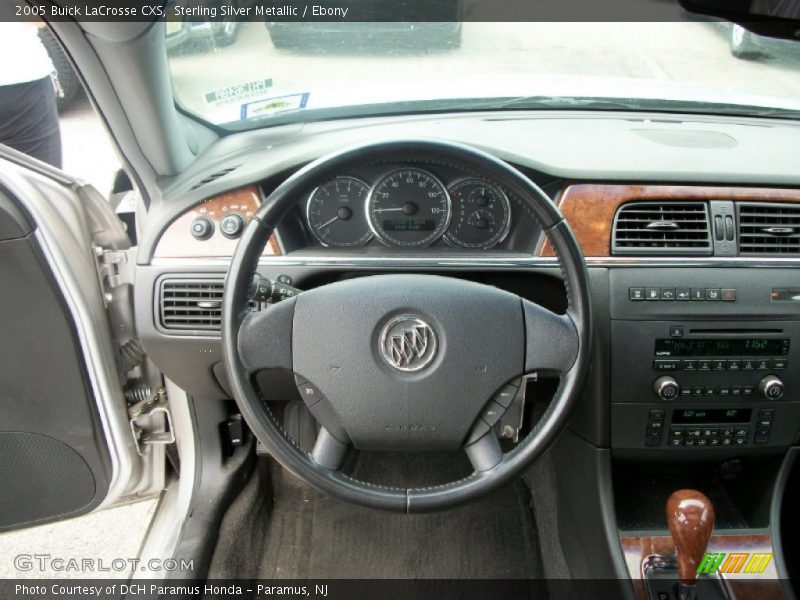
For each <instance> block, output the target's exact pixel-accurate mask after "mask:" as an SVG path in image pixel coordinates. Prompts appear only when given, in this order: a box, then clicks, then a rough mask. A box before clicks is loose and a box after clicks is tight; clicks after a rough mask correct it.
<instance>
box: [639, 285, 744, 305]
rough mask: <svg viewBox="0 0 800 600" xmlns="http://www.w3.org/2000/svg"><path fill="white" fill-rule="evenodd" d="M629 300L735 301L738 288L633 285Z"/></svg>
mask: <svg viewBox="0 0 800 600" xmlns="http://www.w3.org/2000/svg"><path fill="white" fill-rule="evenodd" d="M628 299H629V300H634V301H638V300H651V301H652V300H663V301H672V300H685V301H688V300H695V301H699V300H702V301H710V302H717V301H722V302H735V301H736V290H735V289H732V288H662V287H632V288H628Z"/></svg>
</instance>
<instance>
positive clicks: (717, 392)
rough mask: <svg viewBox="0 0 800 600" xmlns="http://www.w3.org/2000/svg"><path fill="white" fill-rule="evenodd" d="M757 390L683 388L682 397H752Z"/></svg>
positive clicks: (746, 386) (749, 387)
mask: <svg viewBox="0 0 800 600" xmlns="http://www.w3.org/2000/svg"><path fill="white" fill-rule="evenodd" d="M755 392H756V388H755V387H754V386H752V385H745V386H742V387H738V386H737V387H721V388H715V387H683V388H681V396H683V397H686V396H752V395H753V394H755Z"/></svg>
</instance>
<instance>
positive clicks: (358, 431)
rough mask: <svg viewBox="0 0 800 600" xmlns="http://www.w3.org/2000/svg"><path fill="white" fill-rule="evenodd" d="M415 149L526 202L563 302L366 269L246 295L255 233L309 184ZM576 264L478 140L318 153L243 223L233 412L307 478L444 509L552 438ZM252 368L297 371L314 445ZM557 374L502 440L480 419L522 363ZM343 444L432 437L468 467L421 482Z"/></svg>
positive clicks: (567, 384)
mask: <svg viewBox="0 0 800 600" xmlns="http://www.w3.org/2000/svg"><path fill="white" fill-rule="evenodd" d="M386 155H391V156H398V155H402V156H406V157H418V156H424V157H426V160H428V161H429V162H431V163H435V164H441V165H445V164H446V165H451V166H457V167H458V168H461V169H467V170H469V169H471V170H473V171H475V172H479V173H481V174H483V175H484V176H485V177H487V178H489V179H490V180H491V181H492V182H493V183H495V184H496V185H498V186H500V187H501V188H502V189H504V190H506V191H507V192H510V193H511V194H513V195H514V196H515V197H517V198H518V199H520V200H521V201H522V202H524V203H525V204H526V205H527V207H528V208H529V209H530V210H531V211H532V213H533V215H534V216H535V217H536V218H537V220H538V221H539V223H540V225H541V226H542V227H543V229H544V231H545V232H546V233H547V235H548V236H549V239H550V241H551V243H552V245H553V247H554V249H555V251H556V255H557V257H558V261H559V264H560V266H561V270H562V274H563V278H564V282H565V287H566V291H567V300H568V310H567V312H566V314H564V315H558V314H555V313H553V312H551V311H549V310H547V309H546V308H543V307H541V306H539V305H537V304H535V303H533V302H530V301H528V300H526V299H524V298H521V297H519V296H517V295H515V294H512V293H509V292H506V291H503V290H499V289H497V288H494V287H491V286H487V285H481V284H478V283H473V282H469V281H463V280H459V279H455V278H449V277H442V276H434V275H410V274H387V275H374V276H366V277H360V278H355V279H350V280H346V281H340V282H336V283H332V284H329V285H324V286H321V287H317V288H315V289H312V290H309V291H305V292H303V293H301V294H298V295H297V296H295V297H293V298H290V299H287V300H283V301H281V302H279V303H277V304H274V305H271V306H270V307H268V308H267V309H266V310H262V311H258V312H254V311H251V310H250V307H249V300H250V296H251V286H252V281H253V275H254V273H255V271H256V268H257V266H258V260H259V258H260V257H261V254H262V252H263V250H264V246H265V244H266V243H267V240H268V239H269V238H270V236H271V235H272V233H273V231H274V230H275V227H276V225H277V224H278V223H280V221H281V220H282V219H283V218H284V216H285V215H286V214H287V213H288V212H289V211H290V209H291V208H292V207H293V206H294V205H295V204H297V203H298V202H300V200H301V199H302V198H305V197H307V196H308V194H309V193H310V192H311V191H312V190H313V189H314V188H315V187H317V186H318V185H321V184H322V183H324V182H326V181H327V180H329V179H331V178H333V177H334V176H336V175H338V174H339V173H341V172H343V171H345V170H347V169H348V168H351V167H352V166H354V165H355V164H360V163H366V162H370V161H375V160H376V157H381V156H386ZM591 331H592V318H591V310H590V297H589V282H588V274H587V270H586V263H585V262H584V259H583V255H582V253H581V251H580V248H579V246H578V244H577V242H576V241H575V238H574V236H573V234H572V231H571V230H570V228H569V226H568V225H567V223H566V221H565V220H564V218H563V216H562V215H561V213H560V212H559V210H558V208H557V207H556V206H555V205H554V204H553V202H552V201H551V200H550V199H549V198H548V197H547V196H546V195H545V194H544V192H542V191H541V190H540V189H539V188H538V187H537V186H536V185H535V184H534V183H532V182H531V181H530V180H529V179H528V178H527V177H525V176H524V175H523V174H522V173H520V172H519V171H517V170H516V169H514V168H512V167H511V166H509V165H507V164H506V163H504V162H502V161H500V160H499V159H496V158H494V157H493V156H491V155H489V154H486V153H484V152H481V151H479V150H476V149H473V148H470V147H467V146H464V145H460V144H455V143H450V142H443V141H424V140H423V141H417V140H413V141H393V142H379V143H371V144H365V145H360V146H358V147H355V148H351V149H346V150H343V151H340V152H337V153H334V154H331V155H328V156H325V157H323V158H320V159H319V160H316V161H314V162H312V163H310V164H308V165H307V166H305V167H304V168H302V169H300V170H299V171H297V172H296V173H295V174H294V175H292V176H291V177H290V178H288V179H287V180H286V181H285V182H284V183H283V184H281V185H280V186H279V187H278V188H277V189H276V190H275V191H274V192H273V193H272V194H270V196H269V198H267V199H266V201H265V202H264V204H262V205H261V207H260V208H259V209H258V210H257V211H256V213H255V215H254V216H253V219H252V221H250V223H249V224H248V226H247V227H246V229H245V231H244V233H243V235H242V238H241V241H240V242H239V245H238V247H237V249H236V252H235V254H234V256H233V260H232V262H231V267H230V271H229V272H228V276H227V280H226V285H225V295H224V299H223V317H222V341H223V349H224V356H225V365H226V368H227V371H228V376H229V378H230V384H231V389H232V391H233V395H234V397H235V399H236V402H237V404H238V406H239V409H240V410H241V413H242V415H243V417H244V419H245V421H246V422H247V424H248V425H249V426H250V428H251V430H252V431H253V433H254V434H255V436H256V437H257V438H258V439H259V440H260V441H261V443H262V444H263V445H264V446H265V447H266V449H267V450H268V451H269V453H270V454H271V455H272V456H273V457H274V458H275V459H276V460H277V461H278V462H279V463H280V464H281V465H282V466H283V467H285V468H286V469H288V470H289V471H290V472H291V473H293V474H294V475H295V476H297V477H298V478H300V479H301V480H303V481H305V482H306V483H308V484H310V485H311V486H313V487H314V488H316V489H318V490H320V491H322V492H325V493H328V494H330V495H332V496H335V497H338V498H340V499H342V500H346V501H349V502H354V503H356V504H361V505H365V506H370V507H374V508H379V509H384V510H390V511H399V512H406V513H419V512H427V511H433V510H440V509H446V508H451V507H454V506H456V505H459V504H462V503H464V502H467V501H469V500H471V499H474V498H477V497H479V496H481V495H483V494H486V493H488V492H490V491H492V490H494V489H495V488H497V487H499V486H501V485H502V484H504V483H506V482H508V481H509V480H511V479H512V478H513V477H514V476H516V475H518V474H519V473H520V472H521V471H522V470H523V469H525V468H526V467H527V466H528V465H530V464H531V463H532V462H533V461H534V459H536V457H537V456H539V455H540V454H541V453H542V452H543V451H544V450H545V449H546V448H547V447H548V446H549V445H550V444H551V443H552V442H553V441H554V439H555V438H556V436H557V434H558V433H559V431H560V430H561V429H562V428H563V427H564V426H565V424H566V422H567V419H568V417H569V415H570V412H571V409H572V408H573V407H574V405H575V404H576V402H577V400H578V398H579V394H580V392H581V389H582V385H583V381H584V379H585V377H586V372H587V370H588V365H589V359H590V346H591ZM264 369H287V370H289V371H292V372H293V373H294V374H295V379H296V382H297V385H298V389H299V391H300V394H301V396H302V397H303V400H304V402H305V404H306V406H308V408H309V410H310V411H311V413H312V414H313V415H314V417H315V418H316V420H317V421H318V423H319V424H320V426H321V428H320V430H319V433H318V436H317V439H316V443H315V445H314V448H313V451H311V452H308V451H306V450H303V449H302V448H301V447H299V446H298V445H297V444H296V443H295V441H294V440H293V439H292V438H291V437H290V436H289V435H288V434H287V433H286V432H285V431H284V430H283V428H282V427H281V424H280V422H279V421H278V420H277V419H276V418H275V416H274V415H273V414H272V412H271V411H270V409H269V408H268V407H267V404H266V402H265V401H264V399H263V398H262V397H261V394H260V392H259V390H258V387H257V386H256V385H255V383H254V376H255V374H256V373H257V372H258V371H261V370H264ZM528 373H539V374H543V373H548V374H554V375H558V376H559V378H560V383H559V385H558V388H557V390H556V392H555V395H554V397H553V399H552V400H551V402H550V403H549V405H548V408H547V409H546V411H545V412H544V414H543V415H542V417H541V418H540V420H539V421H538V423H537V424H536V426H535V427H534V428H533V430H532V431H531V432H530V433H529V434H528V435H527V436H526V437H524V438H523V439H522V440H521V441H520V442H519V444H518V445H517V446H516V447H515V448H514V449H513V450H511V451H509V452H507V453H503V451H502V449H501V446H500V443H499V440H498V437H497V435H496V433H495V431H494V429H493V427H492V426H490V424H492V423H495V422H496V421H497V419H498V418H499V415H500V414H502V413H503V411H505V409H506V408H507V407H508V406H509V405H510V403H511V400H512V399H513V397H514V396H515V394H516V390H517V387H518V386H519V385H520V382H521V379H522V377H523V375H525V374H528ZM350 447H354V448H356V449H361V450H395V451H397V450H402V451H419V452H424V451H434V450H453V449H458V448H463V449H464V451H465V452H466V454H467V456H468V458H469V460H470V462H471V464H472V467H473V469H474V471H473V473H472V474H471V475H469V476H468V477H466V478H464V479H461V480H459V481H453V482H451V483H447V484H444V485H439V486H434V487H426V488H413V489H404V488H390V487H383V486H377V485H374V484H370V483H368V482H362V481H359V480H356V479H354V478H352V477H350V476H348V475H346V474H345V473H344V472H342V470H341V467H342V463H343V461H344V458H345V455H346V453H347V451H348V449H349V448H350Z"/></svg>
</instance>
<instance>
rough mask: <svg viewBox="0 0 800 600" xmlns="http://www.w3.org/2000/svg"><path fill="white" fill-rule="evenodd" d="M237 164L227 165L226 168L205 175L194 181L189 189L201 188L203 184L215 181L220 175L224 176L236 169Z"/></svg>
mask: <svg viewBox="0 0 800 600" xmlns="http://www.w3.org/2000/svg"><path fill="white" fill-rule="evenodd" d="M238 168H239V167H238V165H237V166H235V167H228V168H227V169H222V170H221V171H217V172H215V173H211V175H207V176H206V177H204V178H203V179H201V180H200V181H198V182H197V183H195V184H194V185H193V186H192V187H191V188H189V189H191V190H196V189H197V188H201V187H203V186H204V185H207V184H209V183H211V182H212V181H216V180H217V179H219V178H220V177H225V175H227V174H229V173H233V172H234V171H235V170H236V169H238Z"/></svg>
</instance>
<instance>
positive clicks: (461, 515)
mask: <svg viewBox="0 0 800 600" xmlns="http://www.w3.org/2000/svg"><path fill="white" fill-rule="evenodd" d="M442 464H444V463H443V462H442V461H438V462H437V461H436V460H431V458H430V457H425V458H423V457H419V458H413V457H412V458H408V455H404V457H403V458H401V459H400V460H389V459H387V458H386V457H380V458H375V457H372V458H370V457H365V458H360V459H359V461H358V463H356V465H354V467H353V472H354V474H357V475H358V476H360V477H363V478H364V479H366V480H368V481H370V480H371V481H376V479H381V480H383V481H381V482H382V483H383V482H387V483H388V481H390V480H393V479H395V478H394V477H393V476H392V475H398V474H400V475H403V474H404V475H407V474H409V473H414V474H415V475H416V477H414V478H415V479H418V480H419V481H425V482H430V480H431V474H432V473H433V472H436V473H438V474H439V475H442V474H443V469H442V468H441V465H442ZM398 465H399V466H398ZM370 474H371V475H372V477H371V478H370V477H369V475H370ZM270 475H271V476H269V477H266V476H265V473H264V471H263V470H262V473H261V477H260V478H261V479H262V483H260V484H258V485H250V486H248V488H247V489H246V490H245V491H244V492H243V493H242V496H240V498H239V499H237V501H236V502H235V503H234V505H233V506H232V507H231V509H230V511H229V514H228V515H226V518H225V520H224V521H223V525H222V529H221V531H220V539H219V543H218V546H217V550H216V552H215V555H214V560H213V563H212V568H211V572H210V574H209V575H210V577H215V578H216V577H219V578H228V577H246V578H249V577H257V578H263V579H272V578H301V579H302V578H321V579H325V578H353V579H359V578H369V579H373V578H374V579H383V578H436V579H445V578H447V579H450V578H453V579H462V578H482V579H490V578H521V579H522V578H524V579H530V578H541V577H542V571H541V562H540V559H539V548H538V543H537V537H536V529H535V524H534V520H533V515H532V512H531V508H530V493H529V491H528V489H527V487H526V486H525V485H524V484H523V483H522V482H521V481H517V482H516V483H514V484H512V485H509V486H506V487H504V488H503V489H501V490H498V491H497V492H495V493H494V494H492V495H490V496H487V497H485V498H483V499H481V500H480V501H478V502H475V503H472V504H469V505H467V506H464V507H461V508H458V509H454V510H451V511H446V512H441V513H435V514H430V515H400V514H391V513H384V512H379V511H375V510H370V509H365V508H361V507H357V506H354V505H351V504H347V503H344V502H340V501H338V500H334V499H332V498H330V497H327V496H323V495H322V494H319V493H317V492H315V491H313V490H311V489H309V488H308V487H306V486H304V485H301V484H300V483H298V482H297V481H296V480H295V479H294V478H293V477H292V476H291V475H288V474H286V473H285V472H284V471H283V470H282V469H280V468H277V467H275V468H273V469H272V472H271V474H270ZM447 475H448V476H449V475H450V474H449V473H448V474H447ZM265 479H269V480H270V481H271V485H270V484H269V483H267V482H264V481H263V480H265ZM393 483H397V481H396V480H395V481H393ZM407 483H409V485H416V484H417V482H414V483H413V484H412V483H410V482H407ZM270 494H271V495H272V497H273V498H274V500H273V502H272V505H271V507H270V506H269V495H270ZM265 505H266V506H265ZM254 553H255V556H254ZM537 596H538V594H537Z"/></svg>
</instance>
